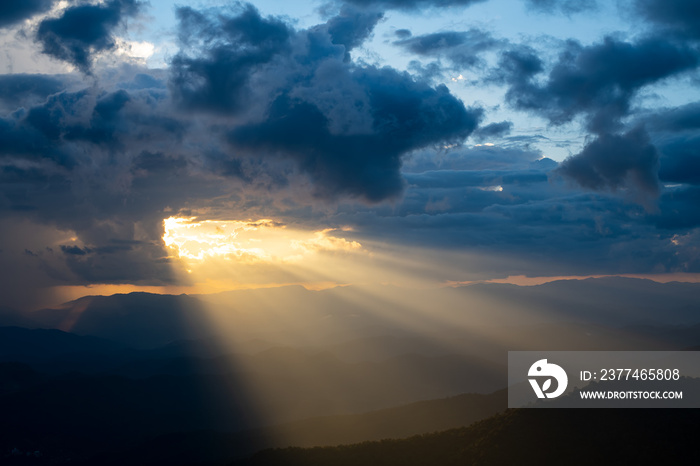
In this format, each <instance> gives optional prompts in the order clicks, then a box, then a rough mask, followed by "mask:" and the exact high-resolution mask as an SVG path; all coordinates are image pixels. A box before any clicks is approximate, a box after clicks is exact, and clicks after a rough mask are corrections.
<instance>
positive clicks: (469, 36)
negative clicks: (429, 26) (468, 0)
mask: <svg viewBox="0 0 700 466" xmlns="http://www.w3.org/2000/svg"><path fill="white" fill-rule="evenodd" d="M394 44H395V45H398V46H399V47H402V48H404V49H405V50H407V51H409V52H411V53H414V54H416V55H420V56H425V57H436V58H444V59H446V60H447V61H449V62H450V63H451V64H452V65H453V66H455V67H463V68H470V67H473V66H476V65H479V64H482V63H483V61H482V59H481V58H480V57H479V55H480V54H481V53H483V52H485V51H487V50H493V49H495V48H496V47H499V46H502V45H503V44H504V41H502V40H498V39H496V38H494V37H493V36H492V35H491V34H489V33H488V32H486V31H482V30H480V29H470V30H468V31H444V32H436V33H432V34H424V35H421V36H414V37H409V38H405V39H401V40H398V41H395V42H394Z"/></svg>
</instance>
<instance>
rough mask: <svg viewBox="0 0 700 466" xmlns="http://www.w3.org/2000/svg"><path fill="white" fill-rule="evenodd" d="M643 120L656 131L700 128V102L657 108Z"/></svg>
mask: <svg viewBox="0 0 700 466" xmlns="http://www.w3.org/2000/svg"><path fill="white" fill-rule="evenodd" d="M641 121H643V122H644V123H645V124H647V125H649V126H650V128H651V129H652V130H655V131H663V132H680V131H685V130H696V129H700V102H691V103H689V104H686V105H682V106H680V107H675V108H669V109H661V110H657V111H655V112H654V113H653V114H651V115H647V116H646V117H644V118H642V120H641Z"/></svg>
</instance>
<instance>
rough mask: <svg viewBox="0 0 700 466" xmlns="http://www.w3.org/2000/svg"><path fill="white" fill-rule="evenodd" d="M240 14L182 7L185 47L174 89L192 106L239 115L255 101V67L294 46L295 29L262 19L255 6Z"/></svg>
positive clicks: (175, 63)
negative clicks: (290, 39) (290, 42)
mask: <svg viewBox="0 0 700 466" xmlns="http://www.w3.org/2000/svg"><path fill="white" fill-rule="evenodd" d="M241 8H242V10H241V11H240V12H239V14H238V15H235V16H230V15H225V14H223V12H219V11H204V12H202V11H197V10H194V9H192V8H190V7H180V8H178V9H177V17H178V19H179V21H180V26H179V38H180V42H181V51H180V52H179V53H178V54H177V55H176V56H175V57H173V59H172V61H171V64H170V70H171V74H170V89H171V91H172V92H173V95H174V97H175V99H176V100H177V101H179V103H180V105H181V106H182V107H183V108H186V109H192V110H205V111H215V112H220V113H229V114H235V113H238V112H241V111H243V110H245V109H246V108H248V105H249V104H251V103H254V100H252V99H253V95H252V93H251V92H249V90H250V86H249V85H250V81H251V79H252V78H253V75H254V73H255V72H257V71H258V70H259V69H260V68H262V67H263V66H264V65H265V64H266V63H269V62H270V61H271V60H272V59H273V57H275V55H278V54H280V53H282V52H283V50H285V49H287V48H288V47H289V45H290V44H289V38H290V36H291V34H292V31H291V28H290V27H289V26H288V25H287V24H285V23H284V22H282V21H281V20H278V19H275V18H262V17H261V16H260V13H259V12H258V11H257V9H255V7H253V6H252V5H246V6H244V7H241Z"/></svg>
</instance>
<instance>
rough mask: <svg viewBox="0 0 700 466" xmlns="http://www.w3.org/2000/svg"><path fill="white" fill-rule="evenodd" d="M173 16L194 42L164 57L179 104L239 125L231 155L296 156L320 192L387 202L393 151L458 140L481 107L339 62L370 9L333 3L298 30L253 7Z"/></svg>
mask: <svg viewBox="0 0 700 466" xmlns="http://www.w3.org/2000/svg"><path fill="white" fill-rule="evenodd" d="M358 15H360V16H359V17H360V18H361V19H362V20H361V21H358V22H356V21H354V19H357V18H358ZM179 16H180V19H181V22H182V27H183V34H185V35H186V36H187V37H197V38H198V39H197V41H196V43H195V42H194V41H188V42H187V43H185V45H186V46H187V47H188V48H189V50H188V55H187V56H185V55H184V53H181V54H179V55H178V56H176V57H175V59H174V60H173V72H172V76H171V81H170V86H171V89H172V90H173V92H174V94H175V95H176V98H177V100H178V101H179V102H180V104H181V105H182V106H183V107H184V108H187V109H191V108H194V109H198V110H201V111H209V112H211V113H214V114H220V115H239V116H240V117H241V119H243V120H245V119H248V120H249V122H248V123H247V124H241V125H236V126H234V127H233V128H231V129H230V130H229V131H227V140H228V142H229V144H230V146H231V147H232V148H233V149H234V150H235V151H236V153H238V154H243V155H246V156H249V157H251V158H252V157H260V156H265V155H267V156H281V157H282V158H287V159H290V160H293V161H295V162H296V163H297V166H298V167H299V168H300V169H301V170H302V171H303V172H305V173H307V174H308V175H309V176H310V177H311V180H312V181H313V186H314V192H315V194H316V195H317V196H319V197H324V198H332V199H335V198H337V197H339V196H352V197H359V198H363V199H366V200H368V201H371V202H378V201H381V200H384V199H387V198H391V197H395V196H397V195H398V194H400V193H401V191H402V189H403V182H402V179H401V177H400V174H399V168H400V166H401V157H402V156H403V155H405V154H406V153H408V152H409V151H412V150H415V149H418V148H420V147H425V146H428V145H432V144H437V143H440V142H444V141H449V142H454V143H459V142H461V141H463V140H464V139H466V138H467V137H468V136H469V134H471V132H472V131H474V129H475V128H476V127H477V124H478V122H479V120H480V119H481V115H482V110H480V109H467V108H465V106H464V104H463V103H462V102H461V101H459V100H458V99H456V98H455V97H454V96H452V95H451V94H450V92H449V91H448V90H447V88H446V87H444V86H439V87H436V88H433V87H431V86H430V85H429V84H428V83H426V82H424V81H422V80H420V79H414V78H413V77H412V76H410V75H408V74H407V73H401V72H398V71H396V70H394V69H392V68H388V67H385V68H375V67H372V66H360V65H357V64H354V63H350V62H349V61H348V55H347V52H348V51H349V50H351V49H352V48H353V47H355V46H357V45H358V44H359V43H360V42H361V40H363V39H364V38H366V37H367V36H368V35H369V33H370V32H371V30H372V27H373V26H374V25H375V24H376V22H377V21H378V20H379V19H380V18H381V15H378V14H377V13H369V14H367V13H362V14H360V13H358V12H357V11H355V10H351V9H348V8H344V9H342V10H341V13H340V16H338V17H333V18H330V19H329V21H328V22H327V23H326V24H323V25H319V26H316V27H313V28H310V29H308V30H302V31H295V30H293V29H292V28H291V27H290V26H288V25H286V24H285V23H283V22H281V21H280V20H278V19H275V18H263V17H262V16H260V14H259V13H258V12H257V10H255V9H254V8H253V7H252V6H246V7H244V8H243V10H242V11H239V12H238V14H237V15H235V16H226V15H222V14H217V15H213V14H207V13H201V12H196V11H194V10H191V9H189V8H184V9H180V10H179ZM212 37H217V38H221V39H218V40H216V41H214V40H213V39H211V38H212ZM271 96H272V97H273V98H272V99H271ZM238 164H239V163H238V162H236V163H235V164H234V165H238ZM233 168H234V170H233V173H237V172H238V171H239V170H238V169H236V167H235V166H234V167H233Z"/></svg>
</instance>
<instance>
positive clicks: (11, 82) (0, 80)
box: [0, 74, 65, 110]
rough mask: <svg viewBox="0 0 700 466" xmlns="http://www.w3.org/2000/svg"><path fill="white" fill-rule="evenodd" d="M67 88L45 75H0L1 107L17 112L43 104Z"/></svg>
mask: <svg viewBox="0 0 700 466" xmlns="http://www.w3.org/2000/svg"><path fill="white" fill-rule="evenodd" d="M64 88H65V83H64V82H63V81H61V80H60V79H58V78H57V77H54V76H48V75H43V74H5V75H0V105H1V106H2V107H5V108H7V109H10V110H15V109H17V108H19V107H22V106H27V104H38V103H41V102H43V101H44V100H45V99H46V98H47V97H48V96H49V95H51V94H55V93H57V92H59V91H61V90H63V89H64Z"/></svg>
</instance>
